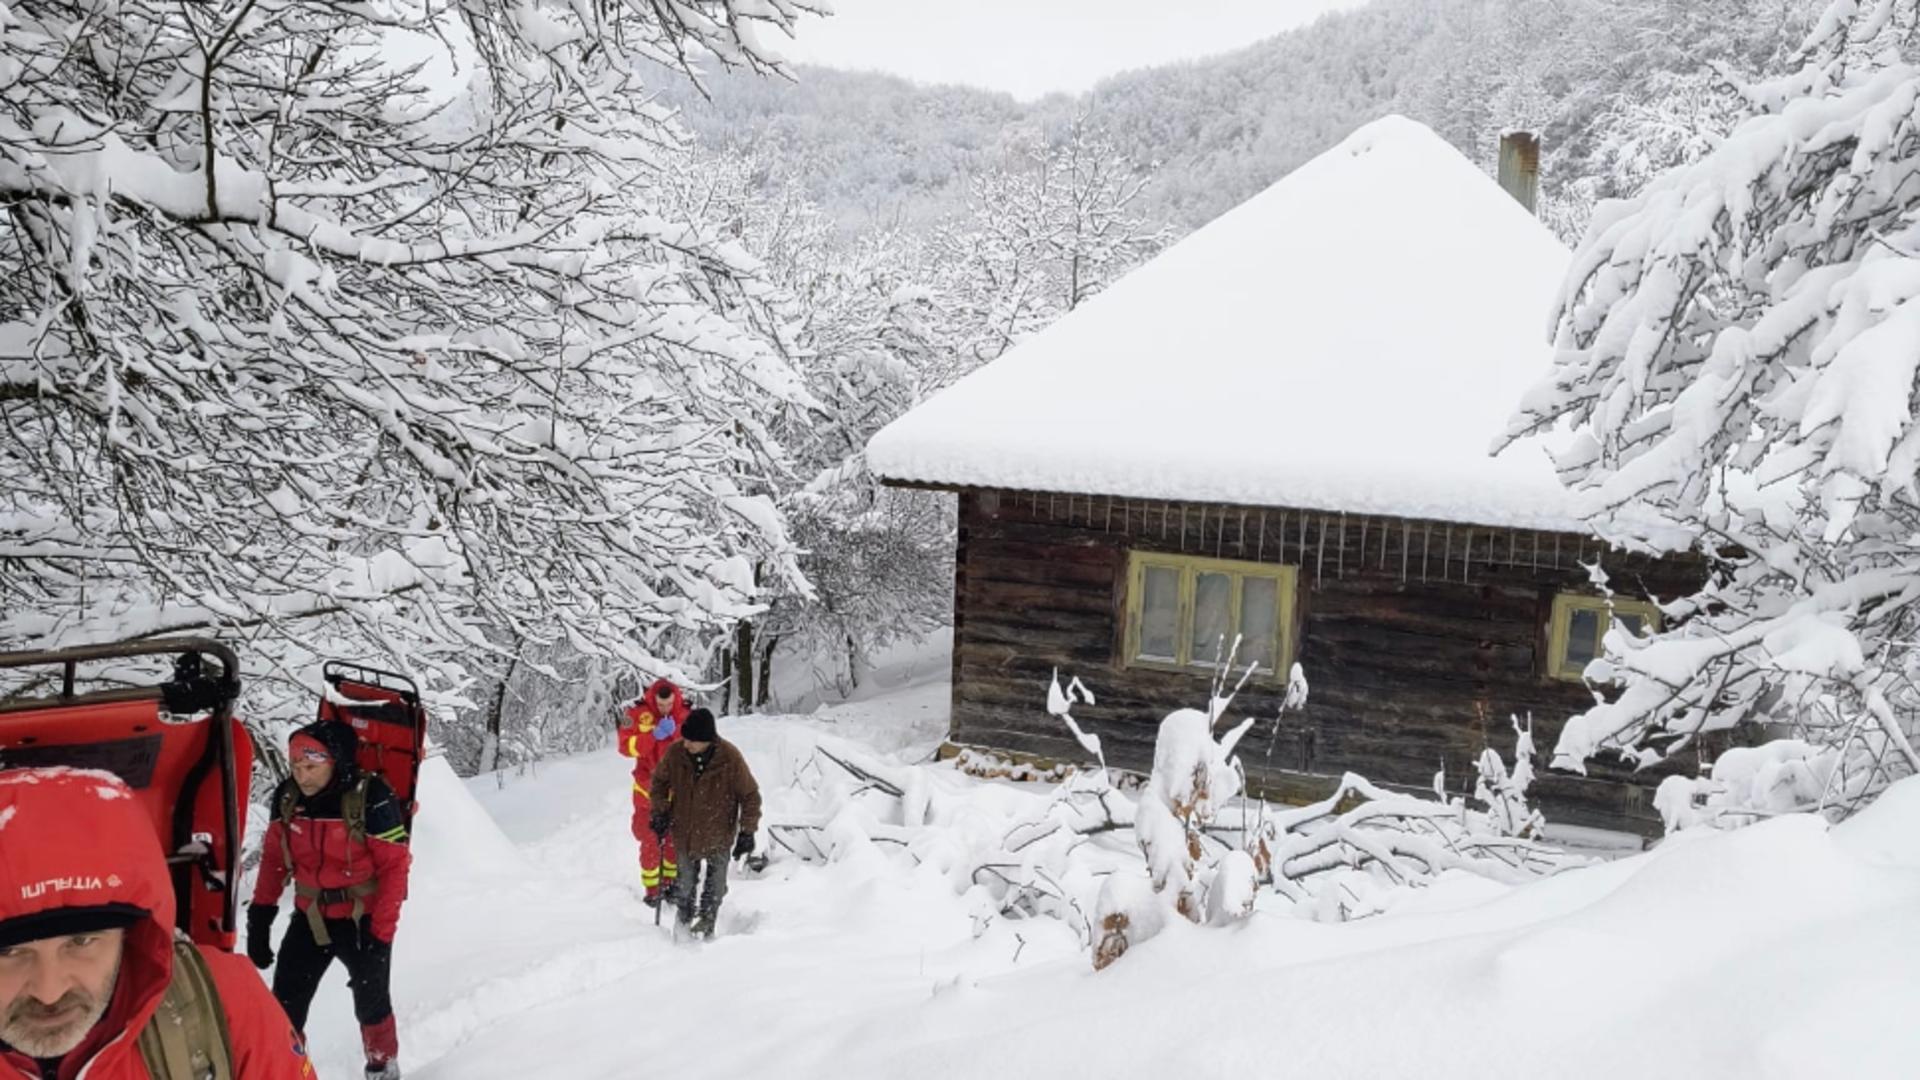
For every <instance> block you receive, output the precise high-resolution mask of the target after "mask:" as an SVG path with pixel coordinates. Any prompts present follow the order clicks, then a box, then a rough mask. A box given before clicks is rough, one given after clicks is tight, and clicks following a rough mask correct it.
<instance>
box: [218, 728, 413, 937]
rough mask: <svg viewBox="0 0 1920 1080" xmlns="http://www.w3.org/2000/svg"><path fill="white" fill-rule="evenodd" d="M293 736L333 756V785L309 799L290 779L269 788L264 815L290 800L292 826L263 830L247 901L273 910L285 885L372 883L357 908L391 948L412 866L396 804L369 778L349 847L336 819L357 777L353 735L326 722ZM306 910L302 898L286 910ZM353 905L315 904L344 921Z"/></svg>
mask: <svg viewBox="0 0 1920 1080" xmlns="http://www.w3.org/2000/svg"><path fill="white" fill-rule="evenodd" d="M300 730H301V731H302V732H311V733H313V734H314V735H315V736H316V737H318V738H321V739H322V741H323V742H327V743H328V744H329V746H330V748H331V749H332V750H333V751H334V761H335V762H336V764H335V766H334V768H335V770H336V771H335V773H334V781H333V784H332V785H330V786H329V787H328V788H327V789H326V790H325V791H322V792H320V793H318V794H316V795H314V796H312V797H311V798H308V797H304V796H301V795H300V794H299V789H298V788H297V787H295V786H294V783H293V780H292V778H288V779H286V780H283V781H281V782H280V786H279V787H278V788H276V789H274V792H273V797H272V798H271V799H269V800H268V801H267V812H268V813H270V814H276V815H277V814H278V813H279V812H280V800H281V799H282V797H284V796H286V795H288V794H292V795H293V796H294V797H295V798H294V815H293V824H292V825H291V826H288V825H287V824H286V823H285V822H282V821H281V820H280V819H279V818H278V817H275V818H274V819H273V822H272V823H271V824H269V825H268V826H267V833H266V836H265V838H264V839H262V840H261V842H260V876H259V877H258V878H256V879H255V881H254V886H253V902H254V903H256V904H266V905H268V906H269V907H271V906H274V905H277V904H278V903H280V894H281V893H282V892H283V891H284V890H285V889H286V887H287V882H288V881H289V880H293V881H296V882H299V883H300V884H302V885H306V886H308V887H310V888H314V889H344V888H347V887H348V886H351V885H358V884H360V883H361V882H363V881H374V882H376V883H377V884H376V891H375V892H374V894H373V895H372V896H370V897H367V898H366V899H365V900H363V901H362V902H361V908H362V910H363V912H364V913H365V914H366V915H367V916H369V917H370V919H371V921H372V924H373V927H372V928H373V934H374V936H375V937H377V938H379V939H380V940H381V941H384V942H387V943H389V944H391V943H392V942H393V935H394V932H395V931H396V930H398V929H399V926H400V905H401V904H403V903H405V902H406V899H407V878H408V876H409V874H410V872H411V869H412V866H413V854H412V852H411V851H410V850H408V847H407V822H406V815H405V814H404V813H403V812H402V811H401V809H400V800H399V799H398V797H396V796H395V795H394V793H393V789H392V788H391V787H389V786H388V785H387V782H386V781H385V780H383V779H381V778H380V777H379V776H377V775H375V776H372V777H369V778H368V780H367V803H366V821H365V822H364V824H365V827H366V836H365V837H364V838H363V839H361V840H359V841H355V840H354V839H353V836H352V834H351V832H350V831H349V830H348V828H347V822H346V820H345V819H344V818H343V817H342V816H341V812H342V811H341V796H342V795H343V793H344V792H345V791H346V790H347V789H348V788H350V787H352V786H353V785H354V784H355V783H357V782H358V780H359V778H360V771H359V767H358V766H357V765H354V764H352V762H353V760H354V749H353V742H352V741H351V740H352V737H353V731H352V729H351V728H349V727H347V726H346V725H345V724H339V723H334V722H332V721H322V722H320V723H316V724H309V725H307V726H306V727H304V728H301V729H300ZM340 762H345V763H347V764H346V765H344V766H343V765H341V764H338V763H340ZM289 853H291V854H292V856H293V862H292V863H291V864H289V863H288V862H287V856H288V854H289ZM310 903H312V901H311V900H308V899H307V898H306V897H304V896H295V898H294V901H293V906H294V910H296V911H305V910H307V905H308V904H310ZM353 906H354V905H353V901H351V900H338V901H335V902H333V903H326V904H322V905H321V908H320V914H321V915H322V916H324V917H326V918H329V919H345V918H348V917H350V916H352V914H353Z"/></svg>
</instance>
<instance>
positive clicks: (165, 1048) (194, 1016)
mask: <svg viewBox="0 0 1920 1080" xmlns="http://www.w3.org/2000/svg"><path fill="white" fill-rule="evenodd" d="M136 1045H137V1046H138V1047H139V1048H140V1060H141V1061H143V1062H145V1063H146V1066H147V1074H148V1075H150V1076H152V1077H153V1080H234V1073H233V1043H232V1039H231V1038H230V1036H229V1033H228V1031H227V1011H226V1010H225V1009H224V1008H222V1007H221V1005H220V991H219V989H218V988H217V987H215V986H214V983H213V972H212V971H209V970H208V969H207V961H206V958H205V957H203V956H201V955H200V950H199V949H198V948H196V947H195V946H194V944H193V942H191V941H189V940H188V939H186V938H185V937H181V936H177V935H176V936H175V937H174V939H173V977H172V978H171V979H170V980H168V982H167V993H166V996H165V997H162V998H161V999H160V1007H159V1008H157V1009H155V1010H154V1012H153V1015H152V1016H151V1017H149V1018H148V1020H147V1025H146V1026H145V1027H143V1028H141V1029H140V1037H139V1039H138V1041H137V1042H136Z"/></svg>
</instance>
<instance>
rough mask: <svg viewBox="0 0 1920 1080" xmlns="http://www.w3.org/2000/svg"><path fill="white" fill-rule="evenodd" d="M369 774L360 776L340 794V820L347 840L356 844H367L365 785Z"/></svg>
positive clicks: (368, 779) (369, 781) (367, 782)
mask: <svg viewBox="0 0 1920 1080" xmlns="http://www.w3.org/2000/svg"><path fill="white" fill-rule="evenodd" d="M372 780H373V775H372V774H371V773H362V774H360V779H358V780H356V781H354V783H353V786H352V787H350V788H348V789H347V790H345V791H343V792H341V793H340V820H341V821H343V822H345V823H346V826H347V839H348V840H351V841H352V842H354V843H356V844H364V843H366V842H367V785H368V784H369V783H371V782H372Z"/></svg>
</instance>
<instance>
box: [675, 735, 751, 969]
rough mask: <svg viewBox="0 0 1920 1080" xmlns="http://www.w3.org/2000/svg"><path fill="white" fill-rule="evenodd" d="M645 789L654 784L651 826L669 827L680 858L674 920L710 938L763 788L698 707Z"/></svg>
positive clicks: (745, 849) (746, 849)
mask: <svg viewBox="0 0 1920 1080" xmlns="http://www.w3.org/2000/svg"><path fill="white" fill-rule="evenodd" d="M648 786H649V787H651V788H652V789H653V817H652V819H651V820H650V821H649V822H648V824H649V825H650V826H651V827H652V828H653V831H654V832H655V833H656V834H657V835H660V836H665V835H667V834H668V832H669V831H671V833H672V836H673V844H674V847H675V848H676V849H677V850H678V852H679V855H680V877H679V879H678V881H677V882H676V883H675V887H674V893H675V896H674V902H675V904H676V906H677V908H678V910H677V914H676V918H677V919H678V920H679V923H680V925H682V926H687V925H689V924H691V929H692V932H693V933H695V934H698V935H699V936H701V937H709V938H710V937H712V936H713V923H714V919H715V918H716V917H718V916H719V914H720V901H721V899H722V898H723V897H725V896H726V895H727V860H728V859H729V858H730V857H740V856H746V855H751V854H753V834H754V831H755V830H756V829H758V828H759V827H760V785H759V784H757V783H755V782H754V779H753V771H752V770H750V769H748V768H747V758H746V755H744V754H742V753H741V752H740V748H739V747H737V746H735V745H733V744H732V743H730V742H728V741H726V740H725V739H722V738H720V736H719V735H718V734H717V733H715V731H714V727H713V714H712V713H710V712H708V711H707V710H705V709H695V710H693V711H692V712H690V713H688V714H687V721H686V723H685V724H684V725H682V727H681V729H680V741H679V742H677V743H675V744H674V745H673V746H671V747H669V748H668V749H667V753H666V756H665V757H663V758H661V759H660V765H659V767H658V768H656V769H654V771H653V783H652V784H650V785H648Z"/></svg>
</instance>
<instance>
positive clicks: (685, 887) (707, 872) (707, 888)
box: [673, 854, 727, 923]
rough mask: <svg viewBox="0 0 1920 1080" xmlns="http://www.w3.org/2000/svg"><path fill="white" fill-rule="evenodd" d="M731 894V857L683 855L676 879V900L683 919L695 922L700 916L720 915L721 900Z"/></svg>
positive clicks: (685, 921) (674, 898)
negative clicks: (728, 868) (728, 870)
mask: <svg viewBox="0 0 1920 1080" xmlns="http://www.w3.org/2000/svg"><path fill="white" fill-rule="evenodd" d="M726 895H727V856H726V855H724V854H722V855H696V856H694V857H692V858H688V857H687V856H686V855H685V854H682V855H681V856H680V876H679V877H678V878H676V879H675V881H674V889H673V902H674V904H675V905H676V906H677V907H678V908H679V912H678V914H679V916H680V921H681V922H683V923H690V922H692V921H693V920H694V919H695V918H696V917H697V916H700V915H718V914H720V901H721V900H723V899H725V898H726Z"/></svg>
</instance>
